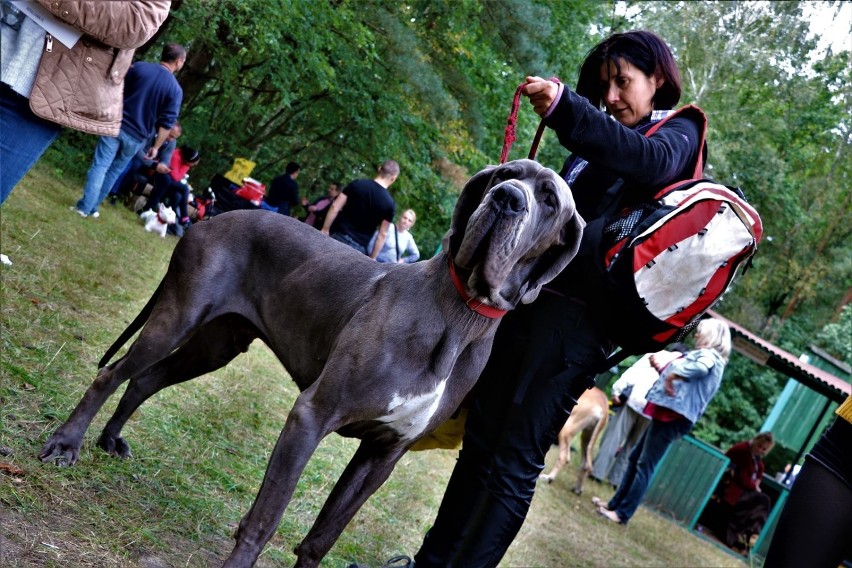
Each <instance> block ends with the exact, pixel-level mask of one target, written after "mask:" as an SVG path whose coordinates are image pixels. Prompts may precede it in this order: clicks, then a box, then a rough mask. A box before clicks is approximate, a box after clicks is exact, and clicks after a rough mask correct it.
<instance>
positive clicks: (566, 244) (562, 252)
mask: <svg viewBox="0 0 852 568" xmlns="http://www.w3.org/2000/svg"><path fill="white" fill-rule="evenodd" d="M585 226H586V222H585V221H583V218H582V217H580V215H579V214H578V213H576V212H575V213H574V215H572V216H571V219H569V220H568V222H567V223H565V225H564V226H563V227H562V231H561V233H560V235H559V242H557V243H556V244H554V245H553V246H551V247H550V248H549V249H547V251H546V252H545V253H544V254H543V255H541V257H540V258H539V259H538V262H536V266H535V269H534V270H533V273H532V275H531V276H532V277H531V278H530V279H529V280H528V281H527V283H526V290H524V291H523V292H522V294H521V303H522V304H529V303H531V302H532V301H534V300H535V299H536V298H538V294H539V292H541V287H542V286H544V285H545V284H547V283H548V282H550V281H551V280H553V279H554V278H556V276H557V275H559V273H560V272H562V270H564V269H565V267H566V266H568V263H570V262H571V261H572V260H573V259H574V257H575V256H577V251H578V250H579V249H580V240H581V238H582V237H583V228H584V227H585Z"/></svg>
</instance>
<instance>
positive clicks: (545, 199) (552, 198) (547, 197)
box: [539, 183, 559, 209]
mask: <svg viewBox="0 0 852 568" xmlns="http://www.w3.org/2000/svg"><path fill="white" fill-rule="evenodd" d="M539 195H540V196H541V197H540V200H541V202H542V203H543V204H544V205H546V206H548V207H550V208H551V209H556V208H557V207H558V206H559V200H558V199H557V197H556V188H555V187H554V186H553V184H552V183H545V184H542V186H541V188H540V189H539Z"/></svg>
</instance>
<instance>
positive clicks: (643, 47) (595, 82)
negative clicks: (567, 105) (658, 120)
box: [577, 30, 681, 110]
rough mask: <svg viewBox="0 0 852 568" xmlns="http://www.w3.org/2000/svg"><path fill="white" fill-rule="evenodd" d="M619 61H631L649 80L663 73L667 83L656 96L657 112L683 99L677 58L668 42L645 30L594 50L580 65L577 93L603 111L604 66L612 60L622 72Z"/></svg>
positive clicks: (611, 38)
mask: <svg viewBox="0 0 852 568" xmlns="http://www.w3.org/2000/svg"><path fill="white" fill-rule="evenodd" d="M619 60H624V61H627V62H628V63H630V64H631V65H633V66H635V67H637V68H638V69H639V70H641V71H642V72H643V73H645V75H647V76H649V77H653V76H654V74H655V73H660V75H661V76H662V77H663V84H662V85H661V86H660V88H659V89H657V92H656V93H655V94H654V109H655V110H669V109H671V108H672V107H674V106H675V105H676V104H677V102H678V101H679V100H680V93H681V83H680V71H678V68H677V63H675V60H674V56H672V52H671V50H670V49H669V46H668V45H666V42H664V41H663V40H662V39H661V38H660V37H659V36H658V35H656V34H654V33H652V32H649V31H645V30H633V31H629V32H624V33H617V34H612V35H611V36H609V37H608V38H606V39H605V40H603V41H602V42H600V43H599V44H597V45H596V46H595V47H593V48H592V50H591V51H589V53H588V54H587V55H586V59H585V60H584V61H583V64H582V65H581V66H580V78H579V79H578V80H577V94H578V95H580V96H583V97H585V98H587V99H588V100H589V102H591V103H592V104H593V105H594V106H595V107H597V108H601V107H602V106H603V92H602V90H601V75H600V73H601V65H603V64H604V63H608V62H610V61H612V63H613V64H614V65H615V68H616V70H617V71H618V72H619V73H620V72H621V67H620V65H619V63H620V61H619Z"/></svg>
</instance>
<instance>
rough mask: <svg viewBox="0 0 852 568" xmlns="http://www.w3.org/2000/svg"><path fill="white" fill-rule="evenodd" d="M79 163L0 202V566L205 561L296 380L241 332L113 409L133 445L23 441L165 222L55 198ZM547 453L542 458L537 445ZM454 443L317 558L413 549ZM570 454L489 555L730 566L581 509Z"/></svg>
mask: <svg viewBox="0 0 852 568" xmlns="http://www.w3.org/2000/svg"><path fill="white" fill-rule="evenodd" d="M81 187H82V180H80V179H78V178H75V177H73V176H68V175H65V174H63V173H62V172H59V171H58V170H56V169H53V168H51V167H49V166H46V165H39V166H37V167H36V168H35V169H34V170H33V172H31V173H30V175H29V176H28V177H27V178H25V179H24V181H23V182H22V183H21V184H20V186H19V187H18V188H16V189H15V191H14V192H13V194H12V196H11V197H10V198H9V200H8V201H7V202H6V203H5V204H4V205H3V206H2V208H0V251H2V252H3V253H4V254H6V255H8V256H9V257H10V258H11V259H12V262H13V265H12V266H2V268H0V269H1V270H2V282H0V349H2V352H0V447H2V448H5V449H6V450H4V452H6V453H9V455H7V456H0V463H5V464H12V465H14V466H16V467H18V468H21V469H22V470H23V473H21V474H12V475H5V474H0V565H2V566H12V567H18V566H20V567H29V566H48V567H53V566H55V567H69V566H73V567H86V566H98V567H112V566H122V567H124V566H143V567H171V566H219V565H221V563H222V561H223V560H224V558H225V557H226V556H227V554H228V553H229V552H230V550H231V546H232V542H233V541H232V539H231V535H232V533H233V531H234V528H235V527H236V525H237V523H238V522H239V520H240V518H241V516H242V515H243V514H244V513H245V511H247V510H248V508H249V507H250V506H251V503H252V500H253V498H254V495H255V492H256V491H257V489H258V487H259V484H260V482H261V479H262V478H263V474H264V471H265V468H266V460H267V457H268V456H269V453H270V451H271V449H272V446H273V444H274V443H275V440H276V438H277V436H278V432H279V430H280V428H281V426H282V425H283V422H284V419H285V417H286V415H287V411H288V409H289V408H290V405H291V404H292V401H293V400H294V398H295V396H296V395H297V390H296V388H295V386H294V385H293V383H292V382H291V381H290V379H289V377H288V376H287V375H286V373H285V372H284V371H283V369H282V368H281V366H280V364H279V363H278V362H277V360H276V359H275V358H274V356H273V355H272V354H271V352H270V351H269V350H268V349H266V347H265V346H263V345H262V344H259V343H256V344H254V345H253V346H252V347H251V349H250V350H249V351H248V352H247V353H246V354H244V355H242V356H240V357H238V358H237V359H236V360H234V361H233V362H232V363H231V364H230V365H229V366H228V367H226V368H225V369H222V370H220V371H218V372H216V373H214V374H212V375H208V376H205V377H203V378H201V379H197V380H195V381H192V382H191V383H190V384H185V385H179V386H176V387H173V388H170V389H167V390H165V391H163V392H162V393H160V394H158V395H157V396H155V397H154V398H152V399H151V400H150V401H148V402H147V403H146V404H145V405H143V406H142V407H141V409H140V410H139V411H137V413H136V414H135V415H134V416H133V417H132V418H131V420H130V421H129V422H128V424H127V427H126V428H125V430H124V434H125V436H126V438H127V440H128V441H129V443H130V444H131V447H132V449H133V458H132V459H129V460H118V459H114V458H110V457H109V456H107V455H105V454H104V453H103V452H101V451H100V450H99V449H97V448H96V447H94V440H95V438H96V437H97V435H98V433H99V432H100V429H101V428H102V427H103V425H104V423H105V421H106V419H107V417H108V416H109V415H110V414H111V412H112V410H113V409H114V408H115V404H116V401H117V398H118V397H117V396H116V397H113V398H112V399H110V401H109V402H108V403H107V405H106V406H105V407H104V409H103V411H102V412H101V413H100V414H99V415H98V416H97V417H96V419H95V421H94V423H93V425H92V428H91V429H90V430H89V432H88V434H87V436H86V439H85V443H84V446H83V449H82V452H81V456H80V462H79V463H78V465H77V466H75V467H72V468H56V467H53V466H50V465H46V464H42V463H40V462H39V461H38V459H37V458H36V455H37V453H38V451H39V449H40V447H41V445H42V444H43V443H44V441H45V440H46V439H47V437H48V436H49V435H50V433H51V432H52V431H53V430H54V429H55V428H56V427H57V426H58V425H59V424H60V423H61V422H62V421H63V420H64V419H65V418H67V416H68V414H69V412H70V411H71V409H72V408H73V406H74V404H76V402H77V401H78V400H79V398H80V396H81V395H82V394H83V391H84V390H85V389H86V387H87V386H88V385H89V384H90V383H91V381H92V380H93V379H94V375H95V371H96V366H97V361H98V360H99V359H100V357H101V355H102V354H103V353H104V351H105V350H106V348H107V347H108V346H109V345H110V344H111V342H112V341H113V340H114V339H115V338H116V337H117V336H118V334H119V333H120V332H121V331H122V330H123V329H124V327H125V326H126V325H127V324H128V323H129V322H130V321H131V319H132V318H133V317H134V316H135V315H136V313H137V312H138V310H139V309H141V307H142V306H143V305H144V303H145V301H146V300H147V298H148V297H149V295H150V294H151V292H152V291H153V290H154V289H155V288H156V285H157V283H158V282H159V279H160V277H161V276H162V275H163V274H164V272H165V268H166V265H167V263H168V259H169V256H170V254H171V250H172V248H173V247H174V244H175V242H176V240H175V239H174V238H167V239H160V238H159V237H157V236H155V235H154V234H152V233H145V232H144V231H143V229H142V227H141V224H140V222H139V221H138V220H137V219H136V218H135V216H134V215H133V214H132V213H131V212H130V211H129V210H127V209H124V208H122V207H110V206H108V205H105V206H104V207H103V210H102V216H101V218H100V219H97V220H95V219H80V218H79V217H78V216H77V215H75V214H74V213H72V212H70V211H69V210H68V206H69V205H72V204H73V203H74V202H75V200H76V199H77V198H78V197H79V192H80V188H81ZM355 446H356V443H355V442H354V441H352V440H346V439H343V438H340V437H337V436H330V437H329V438H327V439H326V440H325V441H324V442H323V443H322V444H321V446H320V448H319V449H318V451H317V453H316V455H315V456H314V458H313V459H312V460H311V462H310V463H309V464H308V467H307V469H306V470H305V473H304V475H303V477H302V480H301V481H300V483H299V485H298V488H297V491H296V494H295V496H294V498H293V500H292V502H291V504H290V506H289V508H288V509H287V511H286V513H285V515H284V519H283V521H282V522H281V525H280V526H279V530H278V533H277V535H276V536H275V537H274V538H273V539H272V540H271V541H270V543H269V544H268V545H267V547H266V549H265V551H264V553H263V555H262V556H261V559H260V562H259V564H258V565H259V566H286V565H291V564H292V563H293V561H294V559H295V557H294V556H293V554H292V552H291V551H292V549H293V547H294V546H295V545H296V544H297V543H298V542H299V540H300V538H301V537H303V536H304V535H305V534H306V532H307V531H308V529H309V528H310V526H311V524H312V523H313V520H314V518H315V516H316V514H317V513H318V511H319V508H320V507H321V505H322V503H323V501H324V499H325V496H326V495H327V494H328V492H329V491H330V490H331V487H332V485H333V483H334V481H335V480H336V478H337V476H338V475H339V474H340V472H341V471H342V470H343V467H344V466H345V464H346V462H347V461H348V459H349V457H350V455H351V454H352V452H353V451H354V449H355ZM550 458H551V459H550V460H549V461H552V459H553V458H554V456H553V455H551V456H550ZM454 459H455V452H451V451H430V452H419V453H410V454H407V455H406V456H404V457H403V459H402V460H401V461H400V463H399V464H398V465H397V468H396V471H395V472H394V474H393V475H392V476H391V478H390V480H389V481H388V482H387V483H386V484H385V485H384V486H383V487H382V488H381V489H380V491H379V492H378V493H377V494H376V495H374V496H373V498H371V499H370V500H369V501H368V502H367V504H366V505H365V506H364V507H363V508H362V509H361V511H360V512H359V513H358V515H357V516H356V517H355V519H354V520H353V521H352V523H350V525H349V527H348V528H347V529H346V531H345V532H344V534H343V535H342V537H341V538H340V540H339V541H338V543H337V545H336V546H335V547H334V548H333V549H332V551H331V553H330V554H329V555H328V557H326V559H325V560H324V562H323V566H334V567H342V566H346V565H347V564H348V563H349V562H352V561H358V562H362V563H368V564H371V565H378V564H380V563H381V561H382V560H384V559H386V558H388V557H390V556H392V555H395V554H399V553H408V554H413V552H414V551H415V550H416V549H417V547H418V544H419V542H420V539H421V537H422V535H423V533H424V532H425V531H426V529H427V528H428V527H429V524H430V522H431V520H432V519H433V518H434V516H435V513H436V511H437V507H438V505H439V503H440V498H441V495H442V491H443V486H444V484H445V483H446V480H447V478H448V476H449V472H450V471H451V468H452V466H453V463H454ZM572 475H573V471H571V470H568V471H566V472H564V474H563V475H562V477H560V478H559V479H557V481H556V482H554V483H553V484H552V485H548V486H543V487H541V488H539V491H538V492H537V494H536V497H535V500H534V502H533V506H532V510H531V512H530V515H529V518H528V520H527V523H526V524H525V526H524V528H523V529H522V531H521V533H520V534H519V536H518V538H517V539H516V541H515V543H514V544H513V545H512V547H511V548H510V550H509V553H508V555H507V557H506V559H505V560H504V562H503V565H504V566H546V567H551V566H552V567H562V566H742V565H743V563H742V562H740V561H739V560H737V559H735V558H733V557H732V556H730V555H728V554H726V553H725V552H723V551H721V550H719V549H717V548H716V547H715V546H713V545H712V544H709V543H707V542H704V541H702V540H701V539H699V538H697V537H695V536H694V535H691V534H690V533H688V532H687V531H686V530H684V529H683V528H681V527H680V526H678V525H677V524H675V523H672V522H671V521H669V520H667V519H665V518H663V517H661V516H658V515H656V514H654V513H652V512H650V511H647V510H644V509H640V511H639V513H638V514H637V515H636V517H634V519H633V521H632V522H631V523H630V525H629V526H628V527H626V528H625V527H619V526H614V525H611V524H608V523H607V522H605V521H603V520H602V519H600V518H599V517H597V516H596V515H595V513H594V510H593V508H592V506H591V504H590V502H589V496H590V495H591V494H593V493H594V492H595V491H600V493H599V494H600V495H601V496H602V497H607V496H608V495H609V494H610V493H611V490H607V489H603V488H601V487H600V486H598V485H596V484H594V483H589V484H588V486H587V487H588V491H587V494H586V495H585V496H583V497H577V496H575V495H574V494H573V493H571V492H570V485H571V482H572V481H573V480H572V479H571V478H572Z"/></svg>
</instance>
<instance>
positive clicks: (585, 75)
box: [415, 31, 701, 568]
mask: <svg viewBox="0 0 852 568" xmlns="http://www.w3.org/2000/svg"><path fill="white" fill-rule="evenodd" d="M526 83H527V84H526V86H525V89H524V92H525V94H526V95H527V96H528V97H529V99H530V102H531V104H532V105H533V108H534V110H535V111H536V113H538V114H539V115H541V116H542V117H543V119H544V121H545V124H546V125H547V126H549V127H550V128H552V129H553V130H554V131H556V134H557V135H558V137H559V141H560V143H561V144H562V146H564V147H565V148H566V149H567V150H569V151H570V152H571V155H570V156H569V157H568V159H567V160H566V162H565V165H564V167H563V168H562V172H561V175H562V176H563V177H564V178H565V180H566V181H567V182H568V184H569V185H570V186H571V189H572V191H573V194H574V198H575V201H576V204H577V209H578V211H579V212H580V214H581V215H582V216H583V218H584V219H585V220H586V221H587V222H590V221H594V220H595V219H598V218H600V217H601V216H603V215H604V214H605V212H606V211H607V210H609V209H610V208H611V205H612V202H613V200H616V201H618V202H620V203H625V202H626V201H627V200H642V199H647V198H650V197H651V196H652V195H653V194H654V193H655V192H656V191H657V190H658V189H661V188H663V187H665V186H667V185H669V184H671V183H672V182H675V181H679V180H683V179H689V178H691V177H692V173H693V170H694V166H695V163H696V160H697V159H698V156H699V151H700V148H699V144H700V142H699V141H700V138H701V137H700V127H699V125H698V124H697V123H696V122H695V121H693V120H692V119H690V118H688V117H682V116H680V115H678V116H675V117H672V118H670V119H669V120H667V121H666V122H665V123H664V124H663V125H662V126H661V127H660V128H659V129H658V130H657V131H656V132H655V133H654V134H653V135H652V136H650V137H646V136H645V135H644V133H645V131H646V130H648V128H650V127H651V126H652V125H653V124H654V123H655V122H658V121H659V120H661V119H662V118H663V114H664V113H661V112H659V111H665V110H668V109H671V108H672V107H673V106H674V105H675V104H676V103H677V101H678V99H679V98H680V92H681V86H680V74H679V72H678V69H677V66H676V65H675V63H674V59H673V57H672V55H671V51H670V50H669V48H668V46H667V45H666V44H665V42H664V41H663V40H661V39H660V38H659V37H657V36H656V35H654V34H653V33H650V32H647V31H630V32H626V33H618V34H613V35H611V36H610V37H608V38H607V39H605V40H604V41H602V42H601V43H600V44H598V45H597V46H596V47H595V48H593V49H592V50H591V51H590V52H589V54H588V55H587V56H586V59H585V61H584V63H583V65H582V67H581V69H580V77H579V80H578V83H577V85H578V87H577V90H576V91H572V90H571V89H569V88H567V87H565V86H564V85H562V84H561V83H556V82H553V81H548V80H545V79H542V78H539V77H527V79H526ZM588 233H589V232H588V231H587V232H586V234H584V239H583V243H582V244H581V247H580V253H579V255H578V256H577V258H576V259H575V260H574V261H573V262H572V263H571V264H570V265H569V266H568V267H567V268H566V269H565V270H564V271H563V272H562V274H560V276H558V277H557V278H556V280H554V281H553V282H551V283H550V285H549V286H547V287H546V288H544V289H543V290H542V293H541V295H540V296H539V298H538V299H537V300H536V301H535V302H533V303H532V304H529V305H522V306H519V307H518V309H516V310H514V311H512V312H510V313H509V314H507V315H506V316H504V318H503V321H502V323H501V325H500V328H499V329H498V331H497V335H496V338H495V341H494V346H493V348H492V350H491V357H490V359H489V361H488V364H487V365H486V367H485V370H484V371H483V374H482V376H481V377H480V380H479V383H478V385H477V389H476V391H475V393H474V394H473V397H472V400H471V407H470V408H469V414H468V419H467V425H466V433H465V437H464V442H463V447H462V450H461V452H460V454H459V459H458V462H457V463H456V466H455V469H454V470H453V474H452V477H451V479H450V482H449V485H448V486H447V490H446V493H445V494H444V498H443V501H442V503H441V507H440V509H439V511H438V516H437V518H436V520H435V523H434V525H433V526H432V528H431V529H430V530H429V532H428V533H427V534H426V537H425V539H424V541H423V545H422V546H421V548H420V551H419V552H418V553H417V555H416V556H415V561H416V564H417V567H418V568H426V567H431V566H441V567H445V566H464V567H480V566H496V565H497V563H498V562H499V561H500V559H501V558H502V557H503V555H504V554H505V552H506V550H507V549H508V547H509V545H510V544H511V542H512V540H513V539H514V537H515V535H516V534H517V532H518V530H519V529H520V528H521V525H522V524H523V522H524V518H525V517H526V514H527V511H528V510H529V506H530V502H531V501H532V496H533V493H534V491H535V483H536V479H537V477H538V475H539V473H540V472H541V470H542V469H543V467H544V457H545V454H546V453H547V450H548V449H549V448H550V445H551V444H552V443H553V441H554V440H555V439H556V434H557V432H558V431H559V428H560V427H561V426H562V425H563V424H564V423H565V420H566V419H567V418H568V415H569V414H570V412H571V410H572V408H573V407H574V404H575V403H576V399H577V398H578V397H579V396H580V394H582V392H583V391H584V390H586V388H588V387H589V386H590V385H592V384H593V382H594V374H595V372H596V371H597V370H598V367H600V365H601V364H602V363H603V361H604V360H605V358H606V357H607V356H608V355H609V354H610V353H611V352H612V350H613V343H612V341H611V340H610V339H609V338H610V333H609V332H608V329H613V328H612V327H610V326H609V325H608V324H607V321H617V318H616V317H607V316H608V314H607V310H606V306H607V304H608V302H607V298H606V297H601V296H600V295H599V290H600V288H601V287H600V286H596V285H595V283H594V279H593V278H592V274H593V270H594V268H592V264H591V256H590V250H589V249H590V247H589V243H588V242H587V239H586V236H587V235H588ZM614 316H617V314H614Z"/></svg>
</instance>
